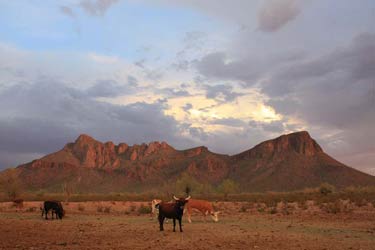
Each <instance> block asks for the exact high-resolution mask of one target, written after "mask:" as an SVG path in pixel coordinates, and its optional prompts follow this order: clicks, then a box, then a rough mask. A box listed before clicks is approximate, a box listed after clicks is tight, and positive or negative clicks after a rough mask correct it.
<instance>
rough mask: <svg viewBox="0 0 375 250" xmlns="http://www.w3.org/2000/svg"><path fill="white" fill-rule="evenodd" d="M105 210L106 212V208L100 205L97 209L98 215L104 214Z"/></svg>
mask: <svg viewBox="0 0 375 250" xmlns="http://www.w3.org/2000/svg"><path fill="white" fill-rule="evenodd" d="M103 210H104V208H103V206H102V205H99V206H97V207H96V211H97V212H98V213H103Z"/></svg>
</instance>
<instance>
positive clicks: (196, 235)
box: [0, 202, 375, 250]
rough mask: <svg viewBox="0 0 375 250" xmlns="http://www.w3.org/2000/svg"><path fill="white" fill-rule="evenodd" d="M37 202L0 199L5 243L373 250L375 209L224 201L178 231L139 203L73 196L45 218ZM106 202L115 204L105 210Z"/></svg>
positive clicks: (0, 236) (0, 238)
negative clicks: (214, 213) (286, 208)
mask: <svg viewBox="0 0 375 250" xmlns="http://www.w3.org/2000/svg"><path fill="white" fill-rule="evenodd" d="M143 204H146V205H147V203H143ZM39 205H40V203H38V202H34V203H32V202H29V203H26V204H25V206H24V208H22V209H18V208H14V207H12V206H11V204H10V203H1V204H0V249H1V250H2V249H4V250H10V249H28V250H32V249H34V250H36V249H90V250H91V249H281V250H283V249H319V250H323V249H326V250H331V249H332V250H334V249H340V250H341V249H363V250H364V249H375V216H374V215H375V213H373V212H372V213H369V212H365V211H364V212H361V213H356V212H352V213H348V214H337V215H332V214H325V213H315V212H314V213H294V214H290V215H283V214H280V213H276V214H265V213H262V214H260V213H254V212H252V211H248V212H240V209H239V207H238V206H239V204H227V207H228V209H226V210H225V211H223V215H222V216H221V218H220V221H219V222H218V223H214V222H212V221H207V223H205V222H203V220H202V216H200V215H198V214H196V215H195V216H193V217H192V218H193V223H192V224H189V223H187V222H186V221H184V224H183V229H184V232H183V233H180V232H175V233H174V232H172V227H173V226H172V224H171V223H168V224H166V225H165V226H164V228H165V231H164V232H160V231H159V226H158V222H157V221H156V220H152V219H151V218H150V215H147V214H146V215H142V214H141V215H140V214H139V213H137V207H139V206H140V203H136V202H134V203H130V202H117V203H114V202H112V203H110V202H107V203H103V202H85V203H69V204H66V205H65V206H64V207H65V209H66V210H67V214H66V217H64V219H63V220H44V219H42V218H41V216H40V211H39ZM101 206H103V207H108V206H110V207H111V209H110V211H107V213H105V212H100V211H101V210H100V209H98V207H101ZM82 207H83V208H82ZM177 228H178V227H177Z"/></svg>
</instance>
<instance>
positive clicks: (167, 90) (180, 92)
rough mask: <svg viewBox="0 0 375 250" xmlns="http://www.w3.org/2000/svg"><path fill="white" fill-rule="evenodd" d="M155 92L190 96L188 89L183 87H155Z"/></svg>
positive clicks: (171, 95)
mask: <svg viewBox="0 0 375 250" xmlns="http://www.w3.org/2000/svg"><path fill="white" fill-rule="evenodd" d="M156 93H160V94H163V95H164V96H167V97H187V96H190V93H189V91H187V90H184V89H176V88H161V89H157V90H156Z"/></svg>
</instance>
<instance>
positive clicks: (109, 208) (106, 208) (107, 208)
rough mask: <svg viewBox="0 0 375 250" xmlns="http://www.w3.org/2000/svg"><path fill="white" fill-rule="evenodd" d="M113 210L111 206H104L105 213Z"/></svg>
mask: <svg viewBox="0 0 375 250" xmlns="http://www.w3.org/2000/svg"><path fill="white" fill-rule="evenodd" d="M110 212H111V207H109V206H108V207H105V208H104V213H107V214H109V213H110Z"/></svg>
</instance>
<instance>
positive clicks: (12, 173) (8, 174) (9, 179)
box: [0, 168, 23, 200]
mask: <svg viewBox="0 0 375 250" xmlns="http://www.w3.org/2000/svg"><path fill="white" fill-rule="evenodd" d="M0 189H1V190H3V192H4V193H5V195H6V196H7V197H8V198H9V199H10V200H15V199H17V198H20V196H21V194H22V192H23V185H22V182H21V181H20V179H19V177H18V174H17V170H16V169H14V168H11V169H7V170H5V171H4V172H3V173H2V174H1V175H0Z"/></svg>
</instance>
